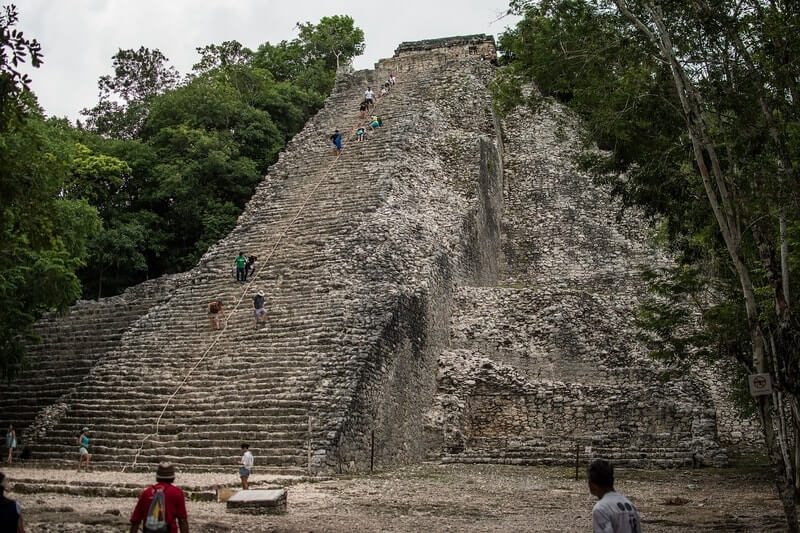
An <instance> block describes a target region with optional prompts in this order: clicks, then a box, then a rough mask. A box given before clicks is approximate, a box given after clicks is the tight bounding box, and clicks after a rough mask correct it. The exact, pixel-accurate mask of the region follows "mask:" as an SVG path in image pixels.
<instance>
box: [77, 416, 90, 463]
mask: <svg viewBox="0 0 800 533" xmlns="http://www.w3.org/2000/svg"><path fill="white" fill-rule="evenodd" d="M77 444H78V472H80V471H81V465H82V464H83V463H84V462H85V463H86V471H87V472H88V471H89V459H91V458H92V454H90V453H89V428H88V427H84V428H83V429H82V430H81V434H80V435H78V440H77Z"/></svg>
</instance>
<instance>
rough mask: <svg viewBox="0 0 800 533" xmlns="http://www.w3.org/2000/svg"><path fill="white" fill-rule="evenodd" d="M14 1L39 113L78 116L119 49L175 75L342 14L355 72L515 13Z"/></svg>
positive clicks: (327, 3) (268, 2)
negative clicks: (235, 44) (225, 47)
mask: <svg viewBox="0 0 800 533" xmlns="http://www.w3.org/2000/svg"><path fill="white" fill-rule="evenodd" d="M0 1H2V4H3V5H6V4H10V3H15V4H16V5H17V8H18V11H19V13H20V20H19V23H18V25H17V28H18V29H20V30H22V31H23V32H24V33H25V35H26V36H27V37H28V38H35V39H37V40H38V41H39V42H40V43H41V44H42V52H43V54H44V64H43V65H42V66H41V67H40V68H39V69H31V70H29V71H28V72H29V73H30V75H31V78H32V79H33V84H32V89H33V91H34V92H35V93H36V95H37V97H38V98H39V103H40V104H41V105H42V107H44V109H45V112H46V113H47V114H48V115H55V116H59V117H61V116H68V117H69V118H70V119H72V120H75V119H77V118H80V115H79V111H80V110H81V109H82V108H85V107H92V106H94V104H96V103H97V80H98V78H99V77H100V76H102V75H105V74H110V73H111V56H112V55H114V54H115V53H116V52H117V50H118V49H120V48H123V49H127V48H139V47H140V46H146V47H148V48H151V49H152V48H158V49H159V50H161V52H162V53H163V54H164V55H165V56H167V58H169V60H170V64H171V65H172V66H174V67H175V68H177V69H178V70H179V71H180V72H181V74H185V73H187V72H189V71H190V70H191V67H192V65H193V64H194V63H196V60H197V58H198V57H199V56H198V55H197V52H196V51H195V48H197V47H199V46H205V45H207V44H211V43H221V42H223V41H228V40H237V41H239V42H240V43H242V44H244V45H245V46H248V47H250V48H251V49H255V48H257V47H258V45H260V44H261V43H264V42H266V41H269V42H271V43H277V42H279V41H281V40H283V39H287V40H291V39H293V38H294V37H295V36H296V32H295V30H294V26H295V23H296V22H312V23H316V22H318V21H319V19H320V18H322V17H324V16H329V15H350V16H351V17H353V19H354V20H355V23H356V26H358V27H359V28H361V29H362V30H364V40H365V42H366V51H365V53H364V55H363V56H361V57H359V58H356V61H355V67H356V68H357V69H363V68H372V67H373V65H374V63H375V62H377V61H378V59H380V58H384V57H391V56H392V54H393V53H394V49H395V48H396V47H397V45H398V44H399V43H400V42H402V41H415V40H419V39H430V38H436V37H448V36H452V35H467V34H473V33H489V34H493V35H495V36H497V35H498V34H499V33H502V31H503V30H504V29H505V28H506V27H507V26H509V25H512V24H513V23H514V22H515V21H516V19H513V18H511V17H505V18H503V19H502V20H499V21H498V20H497V19H498V17H500V16H501V15H503V14H504V13H505V11H506V10H507V8H508V0H427V1H424V0H379V1H375V0H371V1H366V2H361V1H357V0H349V1H340V0H294V1H292V0H285V1H280V2H279V1H273V0H0Z"/></svg>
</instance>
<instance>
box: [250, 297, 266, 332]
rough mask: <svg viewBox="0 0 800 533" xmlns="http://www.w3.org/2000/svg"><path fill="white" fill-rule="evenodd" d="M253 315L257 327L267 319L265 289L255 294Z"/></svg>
mask: <svg viewBox="0 0 800 533" xmlns="http://www.w3.org/2000/svg"><path fill="white" fill-rule="evenodd" d="M253 316H254V317H255V327H258V325H259V324H263V323H265V322H266V321H267V310H266V309H264V291H258V292H257V293H256V294H255V296H253Z"/></svg>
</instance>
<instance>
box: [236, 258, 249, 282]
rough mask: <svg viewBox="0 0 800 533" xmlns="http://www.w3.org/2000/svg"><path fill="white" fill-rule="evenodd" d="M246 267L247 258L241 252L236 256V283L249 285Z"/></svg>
mask: <svg viewBox="0 0 800 533" xmlns="http://www.w3.org/2000/svg"><path fill="white" fill-rule="evenodd" d="M246 265H247V258H246V257H245V256H244V252H239V255H237V256H236V281H238V282H240V283H247V269H245V266H246Z"/></svg>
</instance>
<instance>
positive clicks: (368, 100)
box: [330, 72, 397, 155]
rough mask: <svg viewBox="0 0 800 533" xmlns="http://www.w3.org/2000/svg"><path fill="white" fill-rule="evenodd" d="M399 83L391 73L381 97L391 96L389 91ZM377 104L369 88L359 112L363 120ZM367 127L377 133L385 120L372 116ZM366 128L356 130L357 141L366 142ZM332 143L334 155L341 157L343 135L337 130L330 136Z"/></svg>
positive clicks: (360, 126) (360, 127) (361, 126)
mask: <svg viewBox="0 0 800 533" xmlns="http://www.w3.org/2000/svg"><path fill="white" fill-rule="evenodd" d="M396 83H397V78H396V77H395V76H394V74H392V73H391V72H390V73H389V79H388V80H387V81H386V82H385V83H384V84H383V86H382V87H381V91H380V96H379V98H380V97H383V96H385V95H387V94H389V91H390V90H391V89H392V87H394V85H395V84H396ZM376 105H377V103H376V102H375V93H374V91H373V90H372V87H371V86H368V87H367V90H366V91H364V100H363V101H362V102H361V103H360V104H359V106H358V110H359V111H360V112H361V118H362V119H366V118H367V112H369V111H370V109H374V108H375V106H376ZM367 125H368V126H369V128H370V129H371V130H372V131H375V129H376V128H379V127H381V126H382V125H383V120H381V117H380V116H378V115H372V116H371V117H370V118H369V121H368V122H367ZM366 133H367V132H366V128H365V127H364V126H363V125H359V127H358V129H357V130H356V134H355V138H356V141H358V142H361V141H365V140H366ZM330 139H331V142H332V143H333V149H334V154H336V155H339V154H340V153H341V152H342V134H341V132H340V131H339V130H338V129H337V130H335V131H334V132H333V133H332V134H331V136H330Z"/></svg>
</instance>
